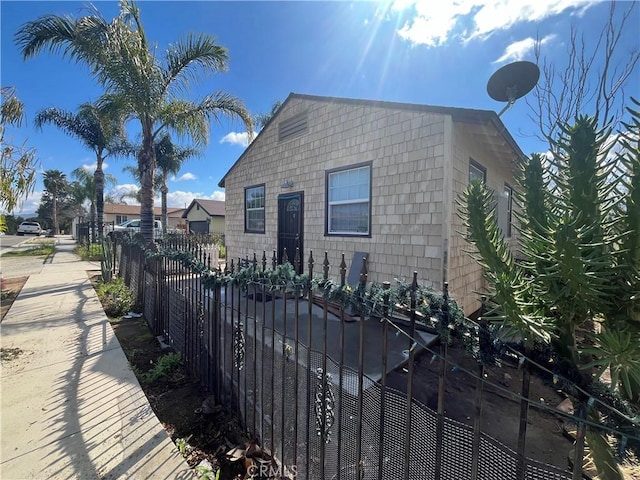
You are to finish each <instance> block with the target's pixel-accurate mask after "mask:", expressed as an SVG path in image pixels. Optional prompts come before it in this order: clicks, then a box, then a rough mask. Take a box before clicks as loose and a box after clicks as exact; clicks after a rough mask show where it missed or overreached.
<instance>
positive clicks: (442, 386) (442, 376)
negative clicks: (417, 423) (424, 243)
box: [435, 282, 449, 480]
mask: <svg viewBox="0 0 640 480" xmlns="http://www.w3.org/2000/svg"><path fill="white" fill-rule="evenodd" d="M443 298H444V306H443V308H442V310H443V313H442V314H443V319H442V322H441V325H443V324H444V325H445V326H446V325H448V324H449V284H448V283H447V282H445V283H444V288H443ZM441 331H442V328H441ZM440 335H441V338H440V373H439V377H438V424H437V426H436V462H435V478H436V480H440V479H441V478H442V444H443V443H444V442H443V438H442V437H443V436H444V400H445V392H446V381H447V347H448V342H449V339H448V338H442V333H441V334H440Z"/></svg>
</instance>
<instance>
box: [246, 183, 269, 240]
mask: <svg viewBox="0 0 640 480" xmlns="http://www.w3.org/2000/svg"><path fill="white" fill-rule="evenodd" d="M256 190H262V206H259V207H249V193H250V192H252V191H256ZM265 203H266V189H265V185H264V184H262V185H253V186H251V187H246V188H245V189H244V231H245V233H265V226H266V217H265V209H264V207H265ZM260 211H262V229H259V228H250V227H249V212H260Z"/></svg>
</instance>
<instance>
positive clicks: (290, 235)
mask: <svg viewBox="0 0 640 480" xmlns="http://www.w3.org/2000/svg"><path fill="white" fill-rule="evenodd" d="M522 157H524V155H523V153H522V151H521V150H520V148H519V147H518V145H517V144H516V142H515V141H514V139H513V138H512V137H511V135H510V134H509V132H508V131H507V129H506V127H505V126H504V124H503V123H502V121H501V120H500V119H499V118H498V116H497V114H496V113H495V112H493V111H486V110H471V109H464V108H450V107H434V106H429V105H414V104H406V103H392V102H381V101H369V100H355V99H344V98H331V97H319V96H310V95H301V94H294V93H292V94H290V95H289V97H288V98H287V100H286V101H285V102H284V104H283V105H282V106H281V107H280V109H279V110H278V111H277V112H276V114H275V115H274V117H273V118H271V120H270V121H269V122H268V123H267V125H266V126H265V127H264V128H263V130H262V131H261V132H260V134H259V135H258V136H257V138H256V139H255V140H254V141H253V142H252V143H251V145H249V147H248V148H247V149H246V150H245V152H244V153H243V154H242V155H241V156H240V158H239V159H238V160H237V161H236V163H235V164H234V165H233V166H232V167H231V169H230V170H229V171H228V172H227V173H226V175H225V176H224V177H223V179H222V180H221V181H220V184H219V185H220V186H221V187H224V188H225V191H226V200H225V203H226V212H227V215H226V228H225V232H226V245H227V252H228V258H238V257H242V258H244V257H245V256H246V255H253V253H254V252H257V253H258V254H260V253H261V252H262V251H263V250H265V251H266V252H267V257H268V258H270V256H271V255H270V254H271V252H272V251H273V250H277V252H278V257H279V259H280V258H281V257H282V249H283V248H284V247H286V248H287V253H288V257H289V259H290V260H292V259H293V256H294V254H295V248H296V247H298V248H300V249H301V250H302V251H303V255H304V258H303V265H302V268H303V269H304V270H307V264H306V262H307V259H308V256H309V251H310V250H312V251H313V253H314V258H315V262H316V266H315V270H314V271H315V273H320V272H321V271H322V261H323V256H324V252H325V251H326V252H328V258H329V262H330V264H331V270H330V275H332V276H333V277H337V276H338V274H339V273H338V265H339V263H340V255H341V254H342V253H345V258H346V261H347V263H350V262H351V260H352V257H353V256H354V253H355V252H364V253H367V254H368V271H369V275H368V279H369V280H370V281H376V282H383V281H390V282H392V283H393V281H394V279H395V278H398V279H405V280H407V281H411V277H412V274H413V272H414V271H417V272H418V280H419V281H420V282H421V283H422V282H424V283H427V284H430V285H431V286H432V287H433V288H435V289H437V290H441V289H442V285H443V281H447V282H449V287H450V291H451V294H452V295H453V297H454V298H455V299H456V300H457V301H458V302H459V303H460V304H461V305H462V306H463V308H464V311H465V313H466V314H467V315H468V314H471V313H472V312H473V311H475V310H476V309H477V308H478V307H479V301H478V298H477V297H478V296H477V295H476V293H475V292H476V291H478V290H479V289H481V288H482V286H483V279H482V272H481V268H480V266H479V265H478V264H477V262H476V261H475V260H473V259H472V258H470V257H469V255H468V254H467V253H466V252H465V251H466V250H468V249H469V245H468V244H467V243H466V242H465V240H464V239H463V237H462V236H461V233H460V232H462V231H463V228H464V227H463V224H462V220H461V219H460V218H459V216H458V214H457V211H458V206H457V203H456V200H457V199H458V197H459V195H460V194H461V193H462V192H463V191H464V190H465V189H466V188H467V186H468V184H469V182H470V179H471V178H480V179H482V180H483V181H484V182H486V184H487V185H488V186H489V187H490V188H492V189H493V190H494V191H496V192H498V193H499V195H497V199H498V206H497V212H498V213H497V215H498V220H499V224H500V225H501V228H502V230H503V232H505V233H506V234H507V235H508V236H509V235H511V220H512V218H511V193H512V192H511V188H512V186H513V185H514V178H513V172H514V171H515V170H516V166H517V162H518V160H519V159H520V158H522Z"/></svg>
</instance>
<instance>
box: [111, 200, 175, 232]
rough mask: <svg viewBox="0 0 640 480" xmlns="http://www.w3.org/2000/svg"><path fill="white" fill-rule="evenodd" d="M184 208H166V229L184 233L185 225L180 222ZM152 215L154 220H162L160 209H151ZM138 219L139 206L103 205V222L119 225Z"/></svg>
mask: <svg viewBox="0 0 640 480" xmlns="http://www.w3.org/2000/svg"><path fill="white" fill-rule="evenodd" d="M184 211H185V210H184V208H172V207H169V208H167V220H168V222H167V223H168V225H167V228H170V229H174V228H175V229H179V230H185V231H186V224H185V223H184V221H183V220H182V214H183V212H184ZM153 215H154V219H155V220H162V209H161V208H160V207H153ZM135 218H140V205H125V204H123V203H105V204H104V222H105V223H110V222H115V223H116V224H120V223H123V222H126V221H128V220H133V219H135Z"/></svg>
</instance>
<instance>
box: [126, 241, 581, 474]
mask: <svg viewBox="0 0 640 480" xmlns="http://www.w3.org/2000/svg"><path fill="white" fill-rule="evenodd" d="M165 246H170V247H171V248H173V249H174V250H175V251H187V252H189V255H191V257H190V258H193V259H195V260H193V261H191V263H194V261H197V262H199V264H201V265H206V266H208V269H209V270H215V268H217V266H218V265H217V264H215V263H214V262H213V261H212V255H211V254H210V253H209V252H208V251H207V250H206V249H205V248H203V247H202V246H199V245H197V244H196V243H193V242H189V241H188V240H185V239H184V238H178V237H176V239H175V240H173V243H170V244H169V243H167V244H165ZM117 252H118V256H119V261H118V266H119V275H120V276H122V277H123V278H124V279H125V281H126V283H127V284H128V285H129V286H131V288H132V289H133V291H134V293H135V295H136V298H137V301H138V304H139V305H141V306H142V307H143V309H144V315H145V318H146V319H147V321H148V322H149V324H150V326H151V328H152V329H153V331H154V333H155V334H156V335H162V336H163V337H164V339H165V341H166V342H167V343H169V344H170V345H171V346H172V347H173V348H174V349H175V350H176V351H178V352H180V353H181V354H182V356H183V358H184V361H185V364H186V366H187V369H188V370H189V372H190V374H191V375H193V376H194V378H196V379H198V380H199V381H200V383H201V384H202V386H203V387H204V388H205V389H207V390H209V391H211V392H213V393H214V394H215V395H216V397H217V399H218V400H219V401H220V402H221V403H223V404H225V405H226V406H228V407H230V408H232V409H234V410H235V411H236V412H237V413H238V414H239V416H240V418H241V420H242V422H243V423H244V426H245V428H246V429H247V431H248V432H249V434H250V435H252V436H254V437H255V438H257V439H259V441H260V443H261V444H262V446H263V447H264V448H266V449H268V450H270V451H271V452H272V453H273V454H274V456H275V457H276V458H277V459H278V460H279V462H280V464H281V465H282V466H283V469H284V471H286V472H288V475H289V477H290V478H299V479H358V480H362V479H390V478H394V479H395V478H398V479H400V478H404V479H425V478H434V479H452V478H455V479H463V478H464V479H523V480H524V479H526V480H542V479H552V480H561V479H570V478H572V476H571V473H569V472H567V471H566V470H564V469H562V468H558V467H554V466H551V465H545V464H543V463H540V462H537V461H535V460H532V459H529V458H526V456H525V449H524V448H525V446H524V442H522V443H521V442H518V446H517V448H516V449H512V448H509V447H507V446H505V445H504V444H502V443H500V442H499V441H497V440H495V439H493V438H491V437H490V436H488V435H487V434H485V433H484V432H482V431H481V430H480V422H479V421H477V422H473V425H467V424H463V423H460V422H457V421H455V420H453V419H451V418H448V417H447V416H446V415H445V387H446V381H447V380H446V374H445V372H446V371H447V370H448V369H449V364H448V362H449V360H448V359H447V343H446V342H442V343H441V346H440V347H439V349H438V348H437V347H434V346H431V345H424V347H426V348H428V349H434V350H432V352H434V358H437V360H438V361H439V362H440V366H441V367H440V371H441V375H440V383H439V389H438V392H437V395H438V401H437V408H435V409H434V408H430V407H429V406H427V405H425V404H424V403H422V402H420V401H419V400H417V399H416V398H414V396H413V393H412V391H413V382H414V363H415V355H416V351H417V349H416V340H415V339H416V338H422V337H419V335H418V333H419V332H418V330H417V328H418V326H417V321H416V320H417V317H418V315H417V311H416V304H415V298H416V296H415V286H416V285H417V281H416V280H417V279H416V277H415V274H414V276H413V283H412V285H411V288H412V289H414V291H413V293H411V296H410V298H411V304H410V305H408V309H407V311H406V312H405V313H406V316H407V317H406V321H405V322H404V324H403V325H402V326H400V327H399V326H398V323H397V321H396V320H394V319H392V318H386V316H385V312H388V311H389V309H388V307H389V305H386V306H385V305H382V307H381V309H380V310H379V311H380V312H382V313H381V315H380V318H365V316H364V315H363V314H362V315H360V316H358V314H357V312H356V313H355V314H354V312H351V314H352V315H348V314H347V312H346V311H345V309H344V308H339V309H337V310H334V308H333V307H334V305H332V304H331V302H329V301H328V300H327V299H326V298H323V297H322V296H318V295H317V294H315V295H314V292H313V290H300V289H297V288H295V285H290V284H289V285H285V286H284V287H281V288H275V289H274V288H273V287H272V286H267V282H262V283H260V282H250V283H242V282H241V281H237V280H236V281H231V280H229V281H226V282H225V281H223V282H221V283H217V284H216V285H215V286H214V287H213V288H207V287H206V285H205V284H206V282H205V281H204V278H205V277H204V276H203V275H202V274H196V273H194V270H193V268H191V267H190V266H189V263H190V262H186V261H184V258H182V259H180V258H179V255H175V256H174V257H173V258H170V257H169V256H160V257H158V256H154V257H147V256H145V255H144V252H143V251H142V250H141V249H140V248H139V247H137V246H135V245H132V244H123V245H119V246H118V248H117ZM285 258H286V257H285ZM299 258H300V256H299V254H297V255H296V260H297V261H299ZM268 263H269V262H268V261H267V257H266V255H265V254H264V253H263V255H262V259H261V260H260V261H258V260H257V258H256V256H254V257H253V260H250V259H248V258H246V259H240V260H238V262H237V263H235V265H236V266H238V265H251V266H253V268H254V269H256V270H261V271H263V272H265V271H267V270H269V269H268V268H267V267H268ZM270 263H271V265H270V267H271V269H272V270H275V269H276V260H275V254H274V256H273V258H272V260H271V262H270ZM297 267H298V266H296V269H297ZM314 267H315V265H314V260H313V257H312V256H311V257H310V260H309V262H308V264H307V268H308V274H309V277H313V275H314ZM329 267H330V266H329V263H328V261H327V260H326V257H325V261H324V262H323V264H322V275H323V276H324V277H325V278H326V277H327V274H328V271H329ZM233 270H234V262H233V261H232V262H230V264H229V268H228V269H227V272H233ZM339 270H340V281H341V284H342V285H343V286H344V285H345V273H346V265H345V263H344V260H343V262H342V264H341V265H340V266H339ZM227 278H231V276H228V277H227ZM360 281H361V282H366V262H364V263H363V267H362V270H361V275H360ZM385 288H388V284H387V285H385ZM444 296H445V301H446V300H447V292H446V288H445V292H444ZM445 304H447V303H446V302H445ZM444 311H445V314H446V313H447V309H446V308H445V310H444ZM398 333H401V335H398ZM394 352H395V355H396V356H395V357H394ZM398 352H400V357H398ZM403 366H404V367H405V370H406V373H407V375H406V387H405V388H403V389H398V388H392V387H391V386H390V385H389V384H388V382H387V380H388V375H389V373H388V372H390V371H391V370H392V369H393V368H394V367H396V368H402V367H403ZM477 378H478V387H479V392H480V394H479V395H478V396H477V397H476V407H477V409H476V414H477V415H478V420H479V412H480V411H481V408H480V404H478V403H477V402H479V401H481V398H482V394H481V392H482V389H483V388H486V386H484V385H483V382H485V380H484V379H483V378H482V376H480V377H477ZM523 378H524V376H523ZM524 401H526V399H524ZM523 411H524V412H525V413H524V423H522V422H521V431H520V436H521V438H526V425H527V417H526V408H525V409H524V410H523ZM470 415H473V412H470ZM522 429H525V431H524V432H523V431H522ZM523 433H524V434H525V436H524V437H522V435H523ZM578 460H579V461H580V464H581V460H582V459H581V458H580V459H578Z"/></svg>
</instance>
